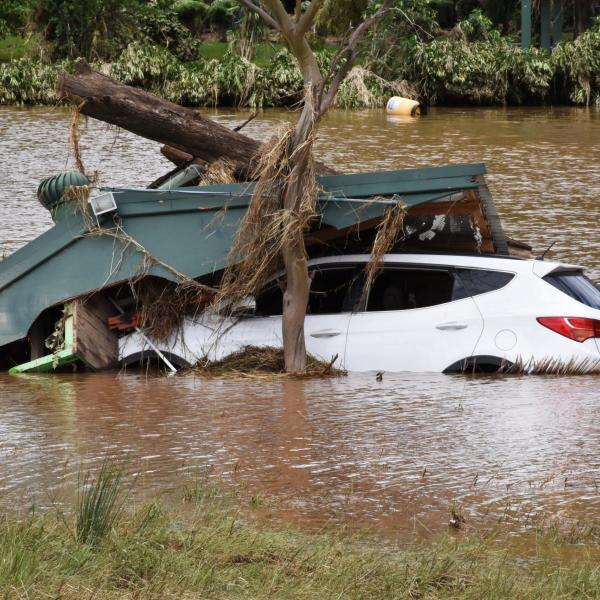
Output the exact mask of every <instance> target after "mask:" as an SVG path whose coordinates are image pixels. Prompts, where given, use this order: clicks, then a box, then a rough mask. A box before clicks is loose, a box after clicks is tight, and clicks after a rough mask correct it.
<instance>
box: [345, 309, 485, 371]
mask: <svg viewBox="0 0 600 600" xmlns="http://www.w3.org/2000/svg"><path fill="white" fill-rule="evenodd" d="M482 331H483V318H482V317H481V313H480V312H479V310H478V309H477V306H476V305H475V302H473V299H472V298H464V299H462V300H456V301H454V302H449V303H447V304H438V305H437V306H431V307H429V308H414V309H411V310H390V311H377V312H361V313H356V314H354V315H352V318H351V319H350V329H349V330H348V343H347V349H346V360H345V365H346V368H347V369H348V370H350V371H423V370H426V371H438V372H439V371H443V370H444V369H445V368H446V367H448V365H451V364H453V363H455V362H456V361H459V360H461V359H463V358H465V356H471V355H472V354H473V352H474V350H475V346H476V344H477V342H478V341H479V337H480V335H481V333H482ZM465 351H466V352H467V354H466V355H465ZM425 360H426V363H425Z"/></svg>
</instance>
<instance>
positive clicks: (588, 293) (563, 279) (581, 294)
mask: <svg viewBox="0 0 600 600" xmlns="http://www.w3.org/2000/svg"><path fill="white" fill-rule="evenodd" d="M544 281H547V282H548V283H549V284H550V285H552V286H554V287H555V288H556V289H558V290H560V291H561V292H564V293H565V294H567V296H571V298H573V299H574V300H577V302H581V303H582V304H585V305H586V306H589V307H590V308H596V309H598V310H600V290H599V289H598V287H597V286H596V284H595V283H594V282H593V281H592V280H591V279H588V278H587V277H586V276H585V275H584V274H583V273H582V272H581V271H572V272H566V271H561V272H559V273H550V275H546V277H544Z"/></svg>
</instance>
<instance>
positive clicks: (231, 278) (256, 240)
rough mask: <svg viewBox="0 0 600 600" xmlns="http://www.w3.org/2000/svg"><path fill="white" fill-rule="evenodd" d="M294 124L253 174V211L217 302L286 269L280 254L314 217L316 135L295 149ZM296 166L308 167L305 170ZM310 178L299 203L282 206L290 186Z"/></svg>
mask: <svg viewBox="0 0 600 600" xmlns="http://www.w3.org/2000/svg"><path fill="white" fill-rule="evenodd" d="M294 134H295V132H294V128H293V127H292V126H288V127H285V128H284V129H283V130H282V131H281V133H280V135H278V137H277V138H276V140H275V141H274V142H271V144H270V145H266V146H265V151H264V153H263V155H262V157H261V160H260V163H259V164H258V167H257V169H256V172H255V173H254V177H253V179H258V181H257V183H256V187H255V189H254V193H253V195H252V198H251V200H250V204H249V206H248V210H247V211H246V215H245V217H244V220H243V222H242V223H241V225H240V228H239V233H238V235H237V238H236V240H235V242H234V243H233V245H232V247H231V249H230V251H229V254H228V257H227V264H228V267H227V269H226V271H225V273H224V275H223V279H222V282H221V286H220V288H219V293H218V294H217V296H216V297H215V303H218V302H223V301H227V302H229V303H231V305H233V304H234V303H235V302H236V301H239V300H242V299H243V298H245V297H247V296H252V295H254V294H256V292H257V291H258V290H260V289H261V288H262V286H263V285H264V284H265V283H266V281H267V279H268V278H269V277H270V276H271V275H273V274H274V273H275V272H276V271H277V270H279V269H280V268H281V265H282V261H281V255H282V252H283V249H284V248H285V247H286V246H287V245H288V244H289V243H290V240H295V239H297V238H298V233H299V232H300V234H302V233H303V232H305V231H306V230H307V229H308V225H309V223H310V221H311V220H312V219H313V218H314V217H315V204H316V195H317V189H316V178H315V170H314V161H313V159H312V146H313V141H314V136H313V134H311V135H310V136H309V138H308V139H307V140H306V142H304V143H303V144H300V145H298V146H297V147H295V148H294ZM294 165H302V166H304V167H305V169H304V171H303V172H301V171H299V169H297V168H295V167H294ZM300 178H301V180H302V182H308V185H302V186H301V188H300V194H301V195H300V197H299V198H298V200H297V203H296V207H295V208H292V209H287V208H284V207H283V197H284V194H285V190H286V188H287V187H288V186H293V185H296V184H297V183H298V181H299V180H300Z"/></svg>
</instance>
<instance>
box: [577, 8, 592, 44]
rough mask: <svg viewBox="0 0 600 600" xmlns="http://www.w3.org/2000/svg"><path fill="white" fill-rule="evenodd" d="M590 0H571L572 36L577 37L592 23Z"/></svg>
mask: <svg viewBox="0 0 600 600" xmlns="http://www.w3.org/2000/svg"><path fill="white" fill-rule="evenodd" d="M590 4H591V2H590V0H573V17H574V18H573V22H574V27H573V36H574V37H578V36H580V35H581V34H582V33H584V32H585V31H587V30H588V29H589V28H590V26H591V24H592V7H591V6H590Z"/></svg>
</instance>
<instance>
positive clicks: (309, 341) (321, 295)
mask: <svg viewBox="0 0 600 600" xmlns="http://www.w3.org/2000/svg"><path fill="white" fill-rule="evenodd" d="M310 275H311V277H312V283H311V288H310V298H309V301H308V309H307V314H306V321H305V324H304V335H305V339H306V350H307V352H308V353H309V354H312V355H313V356H316V357H317V358H319V359H321V360H324V361H328V362H329V361H331V360H333V359H334V358H335V357H337V358H336V360H335V365H336V366H337V367H345V354H346V339H347V335H348V326H349V325H350V317H351V315H352V310H353V309H354V307H355V306H356V304H357V302H358V300H359V297H360V293H361V290H362V285H361V280H362V279H361V272H360V269H359V268H357V267H356V266H354V265H351V264H346V265H344V264H337V265H327V266H317V267H313V268H311V270H310Z"/></svg>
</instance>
